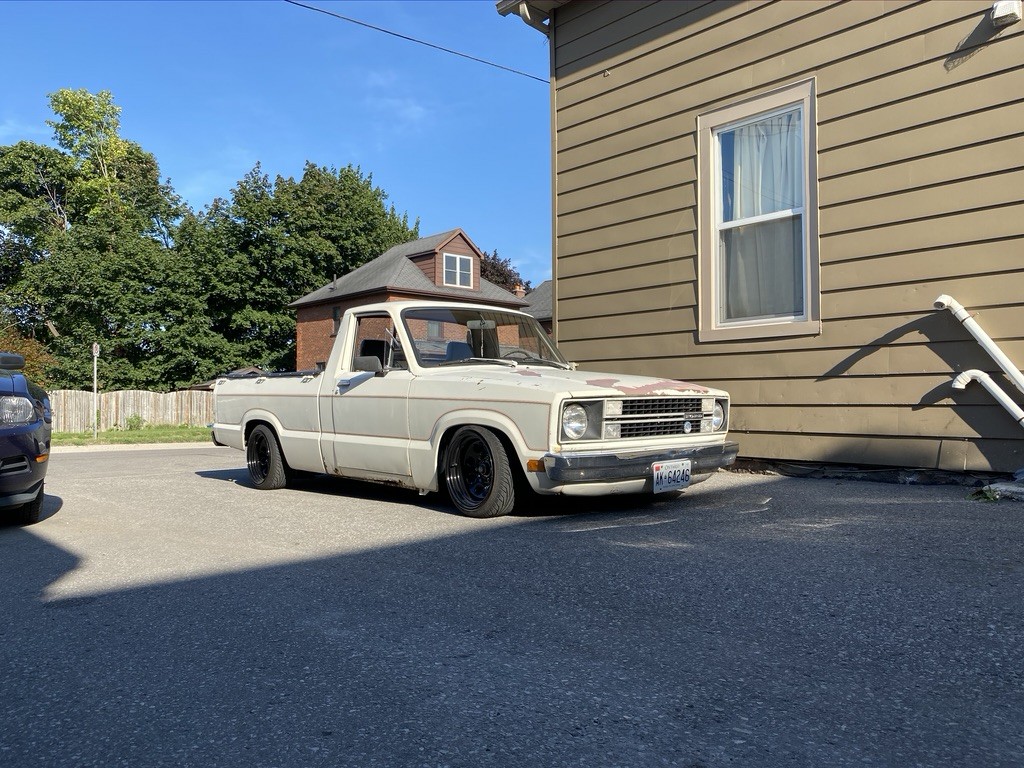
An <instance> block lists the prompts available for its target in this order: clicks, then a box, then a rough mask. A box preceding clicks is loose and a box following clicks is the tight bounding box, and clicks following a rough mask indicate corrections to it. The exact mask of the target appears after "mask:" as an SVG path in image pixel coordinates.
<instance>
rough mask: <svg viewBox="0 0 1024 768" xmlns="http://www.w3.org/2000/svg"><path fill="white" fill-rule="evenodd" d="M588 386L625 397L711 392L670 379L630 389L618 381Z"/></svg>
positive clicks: (604, 380)
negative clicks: (611, 391)
mask: <svg viewBox="0 0 1024 768" xmlns="http://www.w3.org/2000/svg"><path fill="white" fill-rule="evenodd" d="M587 384H590V385H591V386H594V387H607V388H608V389H617V390H619V392H621V393H622V394H624V395H672V394H676V393H679V392H699V393H701V394H707V393H708V392H709V391H710V390H708V389H707V388H706V387H699V386H697V385H696V384H690V383H689V382H686V381H673V380H670V379H662V380H660V381H654V382H651V383H650V384H644V385H642V386H639V387H628V386H626V385H625V384H619V380H618V379H588V380H587Z"/></svg>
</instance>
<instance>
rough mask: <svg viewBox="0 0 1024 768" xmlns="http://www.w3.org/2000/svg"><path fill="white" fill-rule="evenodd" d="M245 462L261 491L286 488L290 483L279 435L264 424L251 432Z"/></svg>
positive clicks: (251, 478)
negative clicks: (278, 439) (278, 438)
mask: <svg viewBox="0 0 1024 768" xmlns="http://www.w3.org/2000/svg"><path fill="white" fill-rule="evenodd" d="M245 463H246V465H247V466H248V467H249V479H250V480H252V484H253V485H255V486H256V487H257V488H259V489H260V490H261V491H272V490H275V489H277V488H284V487H285V485H287V483H288V475H287V473H286V470H285V465H284V459H283V458H282V456H281V446H280V445H278V442H277V436H276V435H275V434H274V430H272V429H271V428H270V427H268V426H266V425H264V424H258V425H257V426H256V427H255V429H253V431H252V432H251V433H250V434H249V441H248V443H246V446H245Z"/></svg>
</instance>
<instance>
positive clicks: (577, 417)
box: [562, 403, 588, 440]
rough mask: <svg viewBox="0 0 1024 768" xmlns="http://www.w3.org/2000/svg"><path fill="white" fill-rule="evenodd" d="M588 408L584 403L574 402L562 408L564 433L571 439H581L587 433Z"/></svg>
mask: <svg viewBox="0 0 1024 768" xmlns="http://www.w3.org/2000/svg"><path fill="white" fill-rule="evenodd" d="M587 426H588V420H587V410H586V408H584V407H583V406H582V405H579V404H577V403H573V404H572V405H567V406H565V408H564V409H563V410H562V434H563V435H565V436H566V437H568V438H569V439H570V440H579V439H580V438H581V437H583V436H584V435H585V434H587Z"/></svg>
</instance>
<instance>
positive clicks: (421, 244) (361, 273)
mask: <svg viewBox="0 0 1024 768" xmlns="http://www.w3.org/2000/svg"><path fill="white" fill-rule="evenodd" d="M460 235H461V236H462V237H463V238H465V240H466V242H467V243H469V245H470V247H471V248H472V249H473V251H474V252H476V254H477V257H478V258H479V257H480V255H481V254H480V250H479V249H478V248H477V247H476V245H474V244H473V241H472V240H470V239H469V237H467V236H466V233H465V232H463V231H462V230H461V229H451V230H448V231H447V232H440V233H438V234H436V235H430V236H428V237H422V238H420V239H419V240H411V241H410V242H408V243H401V244H399V245H396V246H394V247H393V248H389V249H388V250H387V251H385V252H384V253H382V254H381V255H380V256H378V257H377V258H375V259H373V260H371V261H368V262H366V263H365V264H363V265H362V266H361V267H358V268H356V269H354V270H352V271H351V272H349V273H348V274H347V275H343V276H342V277H339V278H338V279H337V280H335V281H333V282H330V283H328V284H327V285H325V286H324V287H322V288H318V289H317V290H315V291H313V292H312V293H308V294H306V295H305V296H303V297H302V298H300V299H296V300H295V301H293V302H292V303H291V304H289V305H288V306H289V307H292V308H297V307H304V306H308V305H310V304H320V303H324V302H329V301H337V300H338V299H340V298H352V297H355V296H361V295H365V294H372V293H382V292H394V293H406V294H419V295H426V296H440V297H444V298H446V299H463V300H469V301H473V302H476V303H479V302H481V301H485V302H491V303H496V304H504V305H506V306H515V307H521V306H523V305H524V304H525V303H526V302H525V301H523V300H522V299H520V298H517V297H516V296H515V295H514V294H512V293H509V292H508V291H506V290H505V289H504V288H500V287H499V286H497V285H495V284H494V283H492V282H490V281H488V280H484V279H483V278H481V279H480V285H479V289H478V290H475V291H470V290H467V289H465V288H454V287H451V286H446V285H437V284H436V283H434V282H433V281H432V280H431V279H430V278H428V277H427V276H426V275H425V274H424V273H423V270H421V269H420V268H419V267H417V266H416V265H415V264H414V263H413V262H412V261H411V259H412V257H414V256H422V255H425V254H433V253H436V252H437V251H439V250H440V249H442V248H444V246H446V245H448V243H450V242H451V241H452V240H454V239H455V238H457V237H459V236H460Z"/></svg>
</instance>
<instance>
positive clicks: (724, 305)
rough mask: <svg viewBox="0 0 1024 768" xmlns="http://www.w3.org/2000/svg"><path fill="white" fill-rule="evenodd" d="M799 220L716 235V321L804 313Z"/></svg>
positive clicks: (753, 225)
mask: <svg viewBox="0 0 1024 768" xmlns="http://www.w3.org/2000/svg"><path fill="white" fill-rule="evenodd" d="M802 218H803V217H801V216H794V217H792V218H785V219H776V220H774V221H767V222H763V223H761V224H749V225H746V226H739V227H734V228H732V229H727V230H723V231H722V232H721V233H720V235H721V255H720V258H721V264H720V271H719V274H720V275H721V276H722V283H721V286H720V288H721V297H720V298H721V303H720V308H719V321H720V322H721V321H733V320H753V319H758V318H771V317H800V316H802V315H803V314H804V295H803V237H802V232H803V221H802Z"/></svg>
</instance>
